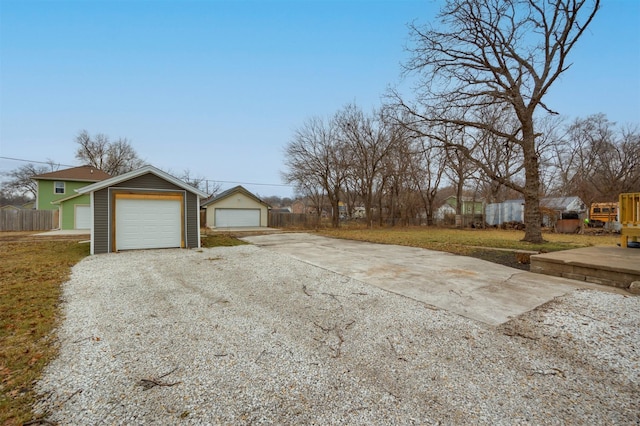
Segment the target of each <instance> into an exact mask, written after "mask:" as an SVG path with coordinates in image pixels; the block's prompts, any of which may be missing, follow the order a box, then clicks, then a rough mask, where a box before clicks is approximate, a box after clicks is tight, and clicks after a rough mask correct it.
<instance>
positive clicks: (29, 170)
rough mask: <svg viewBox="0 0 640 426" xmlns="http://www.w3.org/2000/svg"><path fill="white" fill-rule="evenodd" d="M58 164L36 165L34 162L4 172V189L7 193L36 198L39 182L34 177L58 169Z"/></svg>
mask: <svg viewBox="0 0 640 426" xmlns="http://www.w3.org/2000/svg"><path fill="white" fill-rule="evenodd" d="M58 168H59V167H58V165H56V164H55V163H53V162H52V161H50V162H49V165H48V166H36V165H34V164H32V163H29V164H25V165H24V166H20V167H18V168H17V169H14V170H10V171H8V172H5V173H3V175H4V177H5V178H6V180H5V181H4V182H3V183H2V191H3V192H4V193H6V194H18V195H21V196H29V197H30V198H33V199H35V198H36V196H37V194H38V184H37V183H36V181H34V180H33V179H32V178H33V177H34V176H37V175H41V174H44V173H49V172H54V171H56V170H58Z"/></svg>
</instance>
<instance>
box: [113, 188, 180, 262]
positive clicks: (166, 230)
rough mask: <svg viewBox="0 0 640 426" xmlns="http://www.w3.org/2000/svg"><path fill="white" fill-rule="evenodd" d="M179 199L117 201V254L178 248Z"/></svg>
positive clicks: (125, 199)
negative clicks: (133, 250) (126, 251)
mask: <svg viewBox="0 0 640 426" xmlns="http://www.w3.org/2000/svg"><path fill="white" fill-rule="evenodd" d="M180 207H181V202H180V200H179V199H162V198H121V199H116V232H115V234H116V250H131V249H146V248H169V247H180V246H181V241H182V224H181V223H180V221H181V214H180Z"/></svg>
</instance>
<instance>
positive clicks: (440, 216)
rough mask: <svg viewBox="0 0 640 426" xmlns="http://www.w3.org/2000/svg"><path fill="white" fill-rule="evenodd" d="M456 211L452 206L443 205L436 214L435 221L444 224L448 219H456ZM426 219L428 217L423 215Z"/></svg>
mask: <svg viewBox="0 0 640 426" xmlns="http://www.w3.org/2000/svg"><path fill="white" fill-rule="evenodd" d="M455 215H456V209H455V207H453V206H451V205H450V204H446V203H445V204H443V205H441V206H440V207H438V208H437V209H436V211H435V212H434V219H435V220H436V221H438V222H443V221H444V220H445V219H446V218H449V217H455ZM423 216H424V217H426V215H423Z"/></svg>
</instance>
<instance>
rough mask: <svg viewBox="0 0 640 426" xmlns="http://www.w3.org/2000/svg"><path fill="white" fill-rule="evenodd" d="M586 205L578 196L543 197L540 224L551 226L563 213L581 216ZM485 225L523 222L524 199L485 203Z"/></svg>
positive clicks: (584, 211)
mask: <svg viewBox="0 0 640 426" xmlns="http://www.w3.org/2000/svg"><path fill="white" fill-rule="evenodd" d="M586 209H587V208H586V205H585V204H584V202H583V201H582V200H581V199H580V197H545V198H541V199H540V211H541V213H542V224H543V225H545V226H553V225H555V223H556V220H558V219H561V218H562V216H563V215H567V214H575V215H577V216H578V217H583V216H584V215H585V213H586ZM485 222H486V223H487V225H490V226H493V225H501V224H503V223H508V222H523V223H524V200H522V199H520V200H508V201H504V202H502V203H493V204H487V207H486V211H485Z"/></svg>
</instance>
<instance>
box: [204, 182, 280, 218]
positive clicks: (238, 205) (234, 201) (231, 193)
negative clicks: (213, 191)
mask: <svg viewBox="0 0 640 426" xmlns="http://www.w3.org/2000/svg"><path fill="white" fill-rule="evenodd" d="M202 207H203V208H204V209H206V215H205V217H206V226H207V227H209V228H249V227H251V228H257V227H266V226H267V221H268V217H269V205H268V204H267V203H265V202H264V201H262V200H261V199H259V198H258V197H256V196H255V195H253V194H252V193H251V192H249V191H247V190H246V189H245V188H244V187H242V186H236V187H234V188H231V189H229V190H226V191H224V192H222V193H220V194H218V195H216V196H214V197H212V198H210V199H208V200H206V201H204V202H203V203H202Z"/></svg>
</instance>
